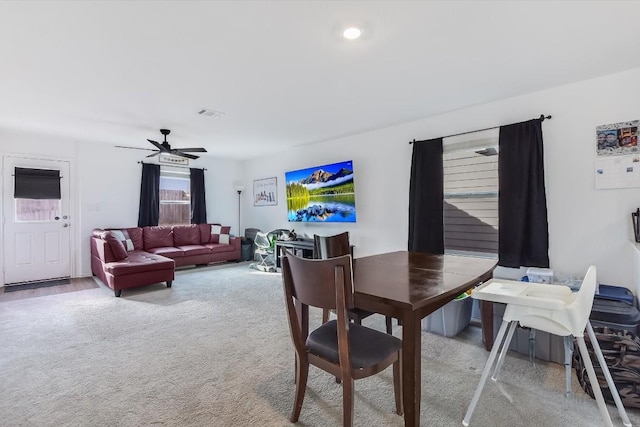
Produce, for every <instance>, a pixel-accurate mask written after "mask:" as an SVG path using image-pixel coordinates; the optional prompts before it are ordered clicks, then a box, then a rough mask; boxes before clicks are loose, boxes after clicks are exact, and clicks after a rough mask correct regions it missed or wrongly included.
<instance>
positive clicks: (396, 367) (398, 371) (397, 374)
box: [393, 350, 404, 415]
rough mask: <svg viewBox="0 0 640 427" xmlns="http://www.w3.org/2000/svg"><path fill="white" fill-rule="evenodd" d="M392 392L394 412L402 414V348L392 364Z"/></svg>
mask: <svg viewBox="0 0 640 427" xmlns="http://www.w3.org/2000/svg"><path fill="white" fill-rule="evenodd" d="M393 394H394V395H395V399H396V413H397V414H398V415H402V414H403V413H404V412H403V410H402V350H400V354H399V355H398V361H397V362H396V363H394V364H393Z"/></svg>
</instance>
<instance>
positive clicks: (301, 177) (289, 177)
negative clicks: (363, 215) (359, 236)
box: [284, 160, 356, 222]
mask: <svg viewBox="0 0 640 427" xmlns="http://www.w3.org/2000/svg"><path fill="white" fill-rule="evenodd" d="M284 178H285V184H286V186H287V216H288V217H289V222H356V195H355V187H354V185H353V162H352V161H351V160H348V161H344V162H340V163H332V164H330V165H322V166H315V167H312V168H307V169H300V170H296V171H291V172H286V173H285V174H284Z"/></svg>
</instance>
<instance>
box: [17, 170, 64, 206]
mask: <svg viewBox="0 0 640 427" xmlns="http://www.w3.org/2000/svg"><path fill="white" fill-rule="evenodd" d="M14 174H15V186H14V192H13V197H14V198H16V199H48V200H51V199H55V200H60V199H61V194H60V178H61V177H60V171H59V170H52V169H30V168H15V172H14Z"/></svg>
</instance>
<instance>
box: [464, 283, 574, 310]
mask: <svg viewBox="0 0 640 427" xmlns="http://www.w3.org/2000/svg"><path fill="white" fill-rule="evenodd" d="M471 296H472V297H473V298H475V299H479V300H485V301H493V302H501V303H504V304H520V305H527V306H538V307H544V308H550V309H555V308H560V307H562V306H564V302H565V299H566V298H569V297H570V296H571V289H570V288H569V287H567V286H562V285H547V284H543V283H527V282H518V281H515V280H506V279H491V280H489V281H487V282H485V283H483V284H482V285H480V286H478V287H477V288H475V289H474V290H473V291H472V292H471Z"/></svg>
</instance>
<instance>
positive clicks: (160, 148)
mask: <svg viewBox="0 0 640 427" xmlns="http://www.w3.org/2000/svg"><path fill="white" fill-rule="evenodd" d="M160 133H161V134H162V135H164V141H163V142H162V143H159V142H156V141H153V140H151V139H147V141H149V142H150V143H151V144H153V145H154V146H155V147H156V148H157V150H152V151H155V153H153V154H149V155H148V156H147V157H153V156H158V155H160V154H162V153H166V154H173V155H174V156H180V157H186V158H187V159H193V160H195V159H197V158H199V156H195V155H193V154H189V153H188V152H192V153H206V152H207V150H205V149H204V148H202V147H196V148H171V145H169V143H168V142H167V135H169V134H170V133H171V131H170V130H169V129H160ZM116 147H119V148H135V149H138V150H151V149H150V148H137V147H125V146H123V145H116Z"/></svg>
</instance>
